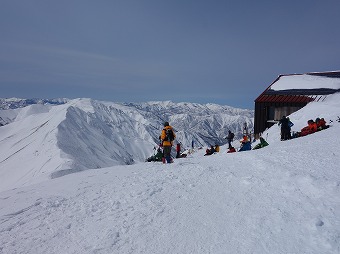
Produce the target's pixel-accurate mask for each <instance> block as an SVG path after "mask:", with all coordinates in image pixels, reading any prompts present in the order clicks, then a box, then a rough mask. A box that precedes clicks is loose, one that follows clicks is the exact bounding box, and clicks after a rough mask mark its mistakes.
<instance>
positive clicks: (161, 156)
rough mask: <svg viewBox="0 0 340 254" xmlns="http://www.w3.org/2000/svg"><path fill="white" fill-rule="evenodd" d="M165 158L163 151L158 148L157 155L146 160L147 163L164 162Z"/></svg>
mask: <svg viewBox="0 0 340 254" xmlns="http://www.w3.org/2000/svg"><path fill="white" fill-rule="evenodd" d="M162 158H163V151H162V150H161V149H160V148H158V149H157V153H156V154H155V155H153V156H151V157H149V158H147V159H146V161H147V162H151V161H162Z"/></svg>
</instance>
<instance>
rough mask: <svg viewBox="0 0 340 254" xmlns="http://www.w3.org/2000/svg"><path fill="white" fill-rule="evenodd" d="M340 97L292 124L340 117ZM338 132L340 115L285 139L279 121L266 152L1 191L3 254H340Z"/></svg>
mask: <svg viewBox="0 0 340 254" xmlns="http://www.w3.org/2000/svg"><path fill="white" fill-rule="evenodd" d="M339 99H340V95H339V94H335V95H333V96H330V97H328V98H327V99H326V100H325V101H324V102H320V103H310V104H308V105H307V106H306V107H305V108H303V109H302V110H300V111H298V112H295V113H294V114H293V115H291V116H290V118H291V120H292V121H293V122H294V124H295V125H294V126H293V130H299V128H300V127H303V126H304V125H305V124H306V122H307V120H308V119H315V118H316V117H325V118H326V120H327V121H329V120H330V119H332V120H335V119H337V116H339V109H340V100H339ZM41 128H43V127H41ZM339 132H340V123H338V122H337V121H334V122H333V123H332V126H331V128H329V129H327V130H324V131H321V132H317V133H315V134H312V135H309V136H306V137H301V138H298V139H293V140H290V141H284V142H280V141H279V139H280V137H279V136H280V135H279V128H278V126H277V125H275V126H273V127H272V128H271V129H269V130H268V142H269V143H270V145H269V146H268V147H265V148H263V149H260V150H255V151H248V152H238V153H233V154H226V148H225V147H222V148H221V152H220V153H219V154H214V155H212V156H203V153H204V152H203V150H199V151H197V152H196V153H194V154H192V155H191V156H190V157H188V158H185V159H178V160H175V163H173V164H170V165H168V164H166V165H163V164H160V163H139V164H135V165H128V166H116V167H108V168H101V169H95V170H91V171H83V172H80V173H77V174H70V175H67V176H63V177H60V178H56V179H52V180H47V181H45V182H42V183H39V184H36V185H30V186H26V187H21V188H16V189H12V190H7V191H3V192H0V252H1V253H4V254H8V253H32V254H33V253H37V254H39V253H123V254H124V253H171V254H172V253H255V254H263V253H268V254H269V253H270V254H273V253H309V254H320V253H323V254H324V253H329V254H335V253H340V238H339V236H340V171H339V166H338V164H339V163H338V160H339V157H340V148H339V145H338V141H339V139H337V138H335V137H337V136H338V133H339ZM265 136H267V134H266V133H265ZM17 163H18V165H19V164H20V162H17ZM13 173H14V172H13Z"/></svg>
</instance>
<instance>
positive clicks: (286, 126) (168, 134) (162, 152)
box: [146, 116, 329, 163]
mask: <svg viewBox="0 0 340 254" xmlns="http://www.w3.org/2000/svg"><path fill="white" fill-rule="evenodd" d="M307 124H308V125H307V126H306V127H304V128H302V129H301V131H300V132H293V135H292V134H291V127H292V126H294V124H293V123H292V122H291V121H290V119H289V117H286V116H283V117H282V118H281V120H280V121H279V123H278V125H279V126H281V140H288V139H292V138H296V137H302V136H306V135H309V134H311V133H314V132H317V131H320V130H323V129H327V128H328V127H329V125H327V124H326V121H325V119H324V118H316V119H315V121H314V120H308V122H307ZM234 137H235V135H234V133H232V132H231V131H230V130H229V131H228V135H227V137H226V138H225V139H226V140H227V142H228V152H227V153H234V152H236V149H235V147H233V146H232V142H233V140H234ZM175 138H176V135H175V132H174V130H173V128H172V127H171V126H170V125H169V122H165V123H164V128H163V130H162V133H161V135H160V136H159V139H160V146H159V148H158V149H157V153H155V154H154V155H153V156H151V157H150V158H148V159H147V160H146V161H149V162H150V161H162V162H163V163H172V162H173V159H172V157H171V148H172V145H173V142H174V139H175ZM240 142H241V146H240V148H239V150H238V151H239V152H242V151H249V150H252V147H251V141H250V139H249V137H248V136H247V135H243V139H242V140H240ZM265 146H268V142H267V141H266V140H265V139H264V138H262V137H260V143H258V144H257V145H256V146H255V147H254V148H253V150H255V149H259V148H262V147H265ZM155 150H156V148H155ZM219 150H220V146H219V145H217V144H216V145H215V146H210V148H208V149H206V153H205V155H212V154H214V153H216V152H219ZM176 152H177V153H176V158H183V157H186V154H181V146H180V143H177V146H176Z"/></svg>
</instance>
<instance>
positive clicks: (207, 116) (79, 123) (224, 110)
mask: <svg viewBox="0 0 340 254" xmlns="http://www.w3.org/2000/svg"><path fill="white" fill-rule="evenodd" d="M0 109H1V110H0V124H1V125H3V126H2V127H1V129H2V130H3V131H0V149H1V150H2V151H5V150H6V153H4V154H2V155H1V156H2V157H1V158H0V162H1V161H2V162H4V161H6V163H7V164H8V165H9V166H10V161H11V160H18V159H20V160H23V162H24V161H25V160H27V161H32V160H38V161H39V163H40V164H41V165H40V164H39V165H40V167H41V169H40V171H41V172H42V171H44V170H43V169H46V172H47V171H48V172H49V174H51V175H52V176H55V177H56V176H59V175H63V174H68V173H72V172H75V171H80V170H85V169H90V168H101V167H108V166H112V165H118V164H133V163H135V162H141V161H144V160H145V159H146V158H147V157H148V156H150V155H151V154H152V153H153V149H154V147H157V146H158V144H159V135H160V133H161V130H162V128H163V123H164V122H165V121H168V122H169V123H170V125H171V126H173V128H174V129H175V132H176V135H177V138H176V141H175V143H177V142H180V143H181V144H182V147H183V149H185V148H188V147H191V143H192V141H194V144H195V146H196V147H197V146H202V147H206V146H210V145H215V144H219V145H223V144H225V143H226V140H225V139H224V138H225V137H226V135H227V133H228V130H231V131H232V132H234V133H235V136H236V138H241V136H242V129H243V126H244V124H245V123H246V125H247V126H248V128H249V130H252V129H253V118H254V111H253V110H248V109H238V108H233V107H230V106H221V105H216V104H197V103H174V102H171V101H162V102H159V101H155V102H146V103H114V102H103V101H96V100H92V99H74V100H68V99H54V100H47V99H44V100H41V99H30V100H23V99H16V98H13V99H0ZM51 144H53V145H51ZM28 149H30V150H31V151H34V152H32V153H33V154H31V153H30V152H28V153H27V151H28ZM25 151H26V152H25ZM56 154H57V155H58V156H57V157H58V160H57V159H56ZM52 162H53V166H51V165H50V166H48V165H49V164H51V163H52ZM44 172H45V171H44Z"/></svg>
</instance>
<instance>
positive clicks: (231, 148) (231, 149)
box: [227, 146, 236, 153]
mask: <svg viewBox="0 0 340 254" xmlns="http://www.w3.org/2000/svg"><path fill="white" fill-rule="evenodd" d="M235 152H236V150H235V147H233V146H230V147H229V150H228V152H227V153H235Z"/></svg>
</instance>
